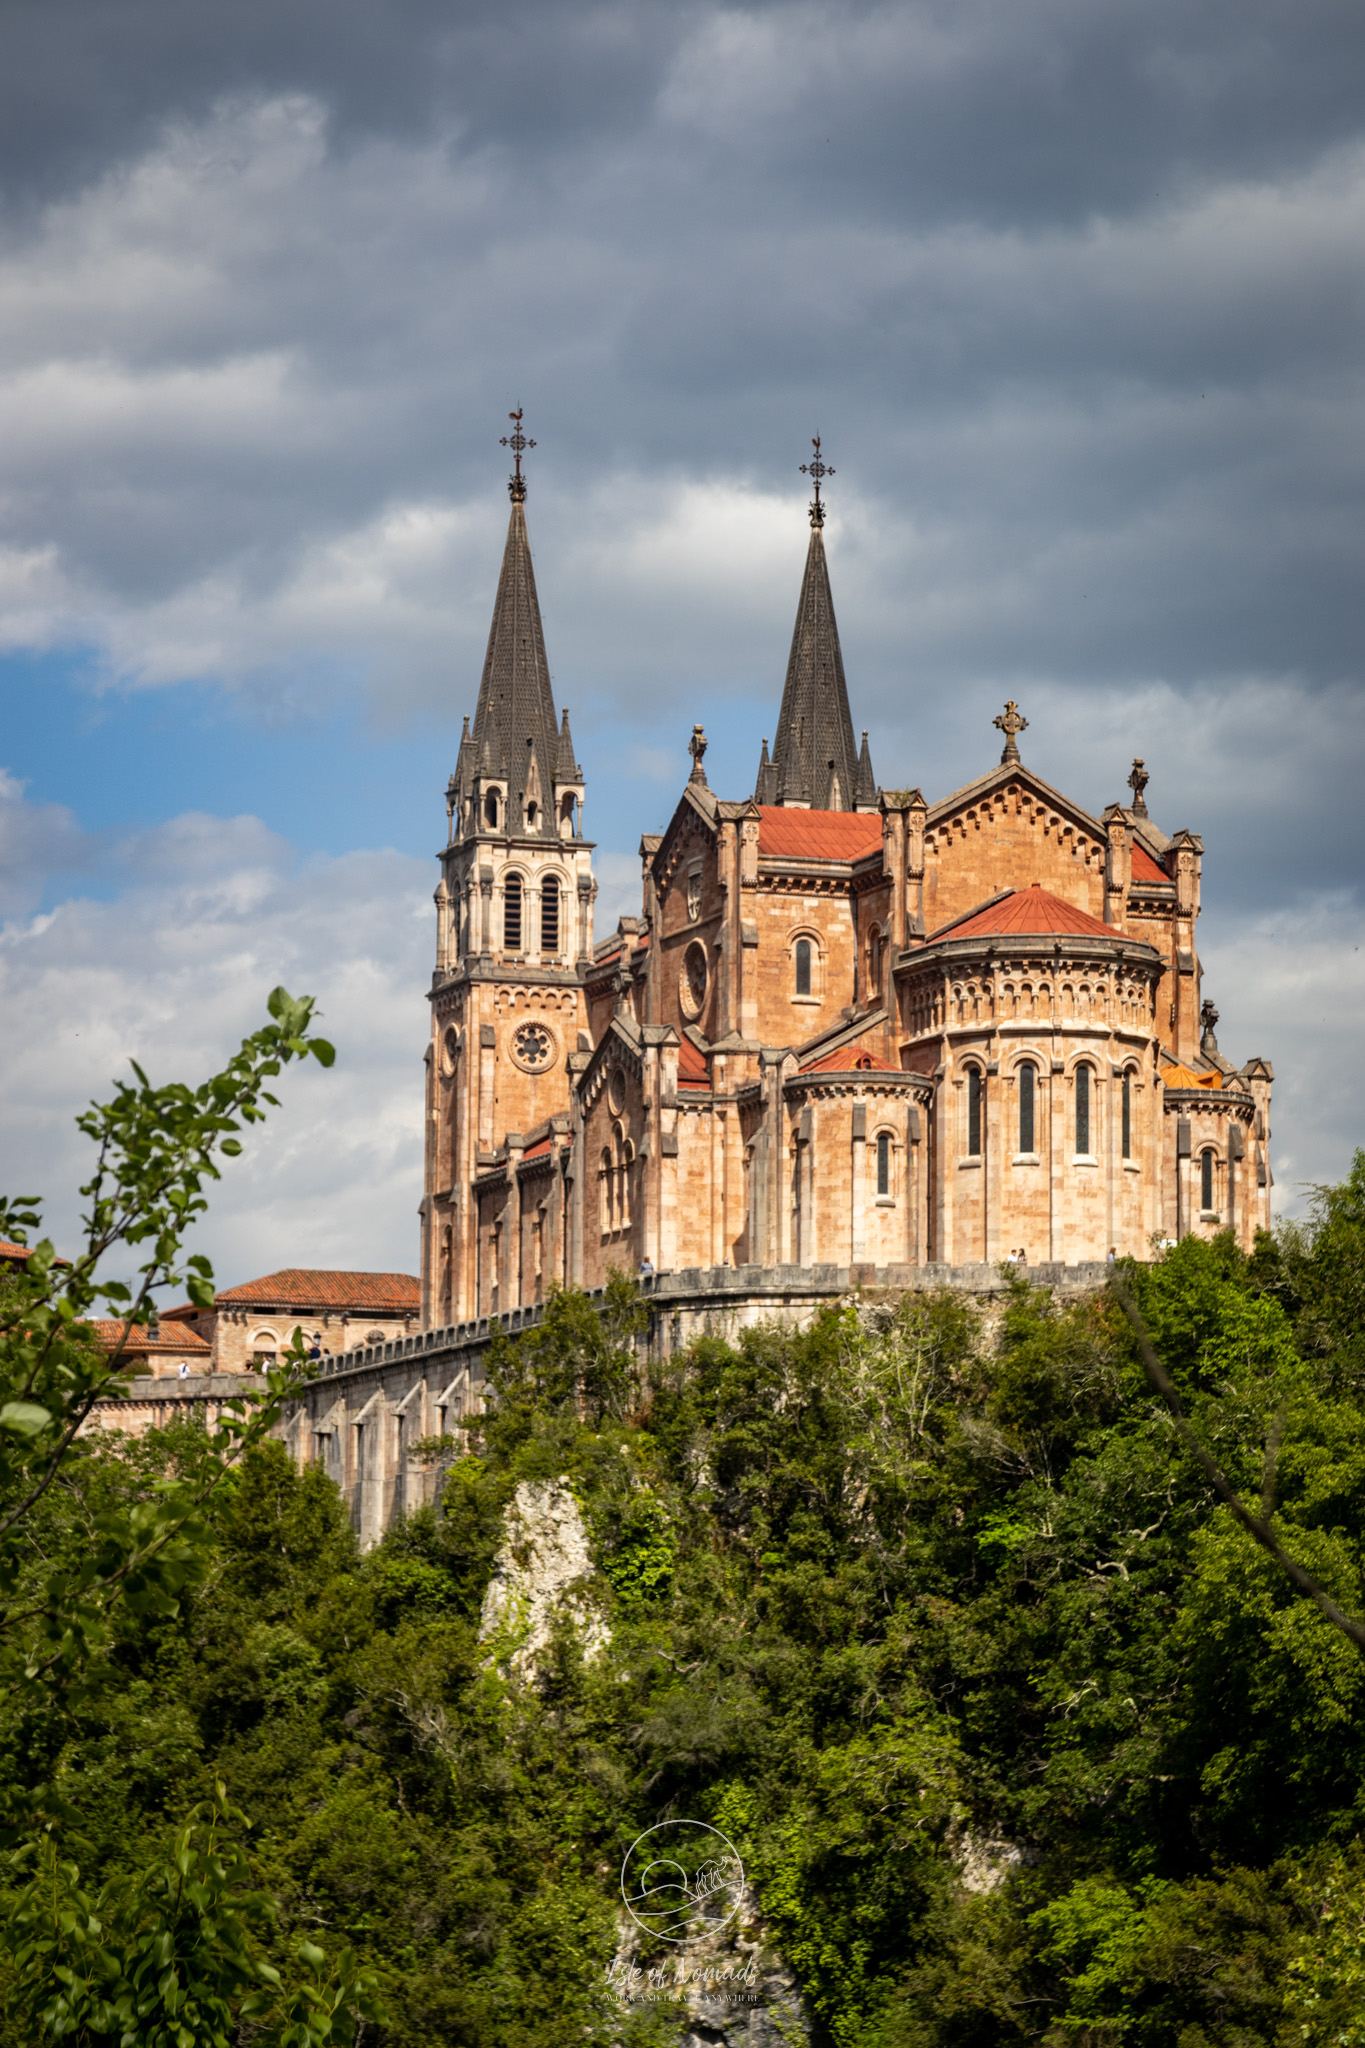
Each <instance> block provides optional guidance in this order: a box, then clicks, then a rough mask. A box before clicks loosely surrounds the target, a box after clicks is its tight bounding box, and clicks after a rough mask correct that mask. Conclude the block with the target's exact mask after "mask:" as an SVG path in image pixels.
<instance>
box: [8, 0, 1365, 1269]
mask: <svg viewBox="0 0 1365 2048" xmlns="http://www.w3.org/2000/svg"><path fill="white" fill-rule="evenodd" d="M0 59H2V60H3V61H0V186H2V188H3V202H2V206H0V690H3V711H4V717H3V726H0V770H3V774H0V918H3V919H4V925H3V932H0V992H2V995H3V1006H4V1007H3V1015H4V1020H5V1029H4V1031H3V1034H0V1162H2V1166H0V1186H5V1187H8V1188H10V1189H11V1190H12V1189H14V1188H16V1187H18V1188H22V1189H23V1191H24V1192H28V1191H29V1190H30V1189H37V1190H41V1191H42V1192H43V1193H44V1194H45V1195H46V1196H47V1197H48V1200H49V1213H50V1217H51V1221H52V1225H53V1227H54V1229H55V1230H56V1233H57V1235H58V1236H59V1237H62V1236H63V1235H64V1234H69V1233H70V1232H71V1231H72V1230H73V1229H74V1225H75V1218H76V1214H77V1206H78V1205H77V1203H76V1200H75V1197H74V1188H75V1186H76V1184H77V1183H78V1181H79V1180H80V1179H81V1178H82V1177H83V1171H82V1170H83V1167H84V1164H85V1162H84V1159H83V1157H82V1149H83V1145H84V1141H82V1140H79V1139H77V1138H76V1137H75V1136H74V1134H73V1132H72V1129H71V1119H72V1117H73V1115H74V1114H75V1113H76V1111H77V1110H78V1109H79V1108H80V1107H81V1106H82V1104H83V1103H84V1101H85V1100H86V1099H87V1098H88V1097H89V1096H90V1095H91V1094H94V1093H99V1092H102V1091H103V1090H104V1089H105V1088H106V1086H107V1083H108V1081H109V1079H110V1077H111V1076H112V1075H113V1074H115V1073H116V1072H118V1071H119V1069H120V1065H121V1063H122V1062H123V1061H124V1060H125V1059H126V1057H127V1056H128V1055H129V1054H133V1053H136V1054H138V1055H140V1056H141V1057H142V1058H143V1059H144V1061H145V1062H146V1063H148V1064H149V1065H150V1066H151V1068H152V1069H153V1071H154V1073H155V1074H156V1076H157V1077H158V1078H168V1079H169V1078H173V1077H185V1078H190V1077H193V1076H196V1075H198V1074H199V1073H200V1072H201V1071H204V1070H207V1067H208V1066H209V1064H210V1063H211V1062H215V1061H217V1060H218V1059H219V1058H220V1057H221V1056H222V1055H223V1054H224V1053H225V1052H226V1051H227V1050H228V1049H229V1048H230V1047H231V1045H232V1044H233V1043H235V1040H236V1038H237V1037H238V1036H240V1034H241V1033H242V1032H243V1031H245V1030H248V1029H250V1028H251V1027H252V1026H253V1025H254V1023H255V1022H256V1021H257V1019H258V1018H259V1016H260V1015H261V1013H262V1011H263V1006H264V998H265V995H266V992H267V991H268V990H269V988H270V987H271V986H272V985H273V984H274V983H275V982H277V981H283V982H285V983H286V984H287V985H288V986H289V987H290V988H292V989H308V990H311V991H314V992H316V993H317V994H318V996H319V998H320V1000H321V1002H322V1005H323V1008H324V1010H325V1012H326V1022H327V1029H328V1030H329V1032H330V1034H331V1035H332V1036H333V1037H334V1039H335V1040H336V1042H337V1045H338V1048H339V1054H340V1057H339V1060H338V1065H337V1068H336V1069H335V1070H334V1072H333V1073H332V1074H331V1075H323V1074H321V1073H320V1072H319V1073H316V1074H310V1075H308V1076H306V1077H300V1078H298V1079H290V1081H289V1082H288V1085H287V1087H286V1089H285V1106H284V1108H283V1110H282V1111H281V1112H280V1114H279V1115H278V1117H277V1118H276V1120H275V1122H274V1124H273V1125H272V1127H271V1129H270V1131H269V1133H268V1135H267V1136H266V1137H265V1139H264V1140H263V1141H257V1142H254V1143H253V1146H252V1149H251V1152H250V1154H249V1156H248V1157H247V1158H246V1159H244V1160H243V1161H242V1162H239V1163H238V1165H237V1166H235V1167H234V1168H233V1169H231V1172H230V1177H229V1179H228V1180H227V1182H226V1183H225V1186H224V1189H223V1191H222V1196H221V1201H220V1203H219V1206H218V1209H217V1212H216V1214H215V1217H214V1219H213V1221H212V1223H211V1225H210V1226H209V1227H208V1229H207V1232H206V1237H207V1249H208V1250H209V1252H210V1254H211V1256H212V1257H213V1258H214V1260H215V1264H216V1266H217V1268H218V1271H219V1273H220V1276H221V1277H222V1278H223V1279H224V1280H225V1281H229V1282H230V1281H235V1280H240V1279H244V1278H248V1277H251V1276H252V1275H254V1274H256V1273H259V1272H262V1271H267V1270H269V1269H270V1268H272V1267H273V1266H276V1265H279V1264H281V1263H286V1262H287V1263H299V1264H319V1265H336V1266H346V1265H355V1266H370V1267H389V1266H392V1267H400V1268H407V1269H412V1267H413V1264H414V1260H415V1256H416V1233H415V1208H416V1203H417V1199H418V1195H419V1191H420V1190H419V1140H420V1114H419V1110H420V1080H421V1054H422V1050H423V1047H424V1044H425V1028H426V1027H425V1005H424V996H423V990H424V986H425V984H426V981H427V979H428V975H429V970H430V963H431V958H432V926H431V909H430V891H431V888H432V887H433V885H434V882H435V867H434V864H433V862H432V859H431V854H432V851H433V849H434V848H435V846H436V845H437V844H438V843H439V842H440V840H441V839H442V838H443V836H444V806H443V795H442V792H443V789H444V784H445V780H446V777H447V775H448V773H449V771H450V769H451V767H452V766H453V763H454V756H455V748H456V743H457V739H458V734H459V728H460V718H461V715H462V714H463V713H464V712H466V711H469V710H472V708H473V703H474V697H475V693H476V689H477V682H478V674H479V668H480V664H481V660H482V653H483V643H484V639H485V636H486V633H487V623H488V617H489V612H490V608H491V602H492V594H493V586H494V581H495V578H496V573H497V565H498V560H499V556H500V552H501V547H502V540H503V533H504V529H505V523H506V503H507V501H506V494H505V488H504V479H505V474H506V464H505V458H504V454H503V451H502V450H501V449H500V448H499V447H498V437H499V435H500V434H501V433H503V432H504V431H505V430H506V415H507V412H508V410H509V408H511V407H512V406H515V405H518V404H521V405H524V406H525V407H526V411H527V426H528V430H529V431H530V432H531V433H532V434H533V435H534V436H535V438H536V440H537V442H538V444H539V445H538V446H537V448H536V451H535V454H534V456H533V457H532V458H531V497H530V502H529V505H528V513H529V517H530V521H531V529H532V536H533V540H534V543H535V548H536V564H537V574H538V577H539V580H540V593H541V602H542V608H543V611H544V615H545V621H546V630H547V635H548V639H549V647H550V659H551V663H552V667H553V670H554V679H555V687H556V692H557V695H558V697H559V698H560V700H561V701H562V702H563V701H566V702H567V703H568V704H569V705H570V707H571V709H572V715H573V721H574V732H575V737H576V739H577V742H578V749H579V753H580V756H581V758H582V760H583V762H584V766H585V769H586V771H587V775H588V791H589V803H588V814H587V816H588V823H589V827H590V829H591V832H592V835H593V836H594V837H595V838H596V839H597V841H598V843H599V846H600V848H601V853H600V860H599V867H600V874H601V879H602V895H601V900H600V904H599V932H600V931H602V930H603V929H605V928H607V927H608V926H609V924H610V923H611V922H613V921H614V919H615V917H616V915H617V914H618V913H619V912H620V911H621V910H630V909H634V908H636V907H637V905H638V880H637V873H638V870H637V863H636V860H635V848H636V845H637V843H638V839H639V834H640V832H641V831H642V830H645V829H650V828H657V827H658V826H660V825H661V824H662V823H663V822H664V821H665V820H666V818H667V816H668V814H669V812H670V810H671V808H672V804H673V801H674V799H675V796H676V793H677V790H678V787H679V785H680V782H681V780H682V778H683V775H684V771H685V769H686V767H687V765H688V763H687V758H686V753H685V747H686V741H687V737H688V734H689V731H690V728H691V725H692V722H693V720H694V719H700V720H702V721H704V722H705V724H706V727H707V730H708V732H709V734H710V736H711V742H712V744H711V751H710V753H709V755H708V757H707V768H708V771H709V772H710V776H711V781H712V784H713V786H714V787H716V788H718V789H720V790H721V791H722V792H723V793H725V794H731V795H735V796H739V795H743V794H745V793H747V792H748V791H749V790H750V789H751V788H752V785H753V772H754V766H755V763H756V759H757V753H758V746H759V741H760V739H761V737H762V736H763V735H764V734H768V735H771V733H772V731H773V728H774V726H775V723H776V706H777V699H778V696H779V693H780V688H781V682H782V675H783V670H784V665H785V659H786V652H787V642H788V638H789V635H790V630H791V617H792V612H793V608H794V604H795V598H796V591H797V585H798V582H799V577H800V571H801V564H802V559H803V555H804V549H805V541H806V531H807V529H806V520H805V509H804V508H805V504H806V497H807V493H806V490H805V487H804V479H803V478H802V477H801V476H800V475H799V473H798V464H799V463H800V462H801V461H802V460H803V459H804V457H805V455H806V453H807V451H808V436H809V435H810V434H812V433H815V432H819V433H820V434H822V435H823V436H824V440H825V450H826V454H827V455H828V457H829V459H830V460H831V461H832V462H833V463H834V465H835V469H836V472H837V474H836V477H835V480H834V482H833V483H832V485H831V487H830V493H829V495H830V501H831V520H830V524H829V527H828V528H827V539H828V542H829V548H830V556H831V564H832V573H833V576H834V586H835V597H836V603H837V606H838V610H839V616H840V624H841V629H842V634H843V640H844V651H845V658H846V664H847V668H848V675H849V683H850V692H851V696H852V699H853V711H854V722H855V725H857V726H863V725H866V726H867V727H868V728H869V729H870V732H871V739H872V747H873V760H874V764H875V766H876V769H877V772H878V775H879V777H880V779H881V780H882V781H883V782H885V783H886V784H888V785H889V786H890V785H903V784H906V783H911V782H916V783H919V784H920V785H921V786H922V787H923V788H924V790H925V792H926V794H928V795H929V796H930V797H931V798H932V797H934V796H935V795H938V794H942V793H944V792H945V791H947V790H949V789H951V788H953V787H955V786H957V785H958V784H960V783H963V782H965V781H967V780H969V779H970V778H971V777H973V776H975V775H976V774H978V773H980V772H981V771H982V770H983V769H984V768H985V767H987V766H988V765H990V764H991V762H992V761H993V760H994V759H995V758H996V756H997V753H998V747H999V737H998V735H997V734H995V733H994V732H993V730H992V727H991V719H992V718H993V716H994V714H995V712H996V711H997V710H998V708H999V706H1000V704H1001V702H1002V701H1003V699H1004V698H1005V697H1007V696H1012V697H1016V698H1018V699H1019V700H1020V702H1021V704H1022V706H1023V709H1024V710H1025V712H1026V713H1027V715H1028V717H1029V720H1030V725H1029V729H1028V732H1027V734H1026V735H1025V739H1024V755H1025V759H1026V760H1028V761H1030V762H1031V763H1032V764H1033V765H1034V766H1035V767H1037V768H1038V769H1039V770H1040V771H1041V772H1042V773H1043V774H1044V775H1046V776H1047V777H1049V779H1051V780H1053V781H1054V782H1057V783H1059V784H1061V785H1062V786H1063V787H1065V788H1067V789H1069V790H1070V791H1072V792H1073V793H1074V794H1075V795H1076V796H1077V797H1078V798H1079V799H1080V800H1081V801H1082V802H1084V803H1086V804H1088V805H1090V806H1091V807H1092V808H1093V809H1096V810H1098V809H1099V808H1101V807H1102V806H1103V805H1104V804H1105V803H1107V802H1109V801H1112V800H1114V799H1115V798H1117V797H1118V796H1120V794H1121V793H1122V792H1123V782H1124V777H1125V775H1126V773H1127V770H1128V765H1129V761H1130V759H1131V757H1132V756H1133V755H1134V754H1137V753H1140V754H1142V755H1143V756H1144V757H1145V758H1146V761H1147V764H1148V767H1149V769H1150V771H1151V777H1152V780H1151V785H1150V788H1149V790H1148V801H1149V803H1150V805H1151V808H1152V811H1153V814H1154V816H1155V817H1156V818H1157V820H1158V822H1160V823H1161V824H1162V825H1163V826H1164V827H1165V828H1166V829H1167V830H1175V829H1177V828H1178V827H1180V826H1186V825H1188V826H1190V827H1192V828H1193V829H1195V830H1198V831H1200V832H1202V834H1203V835H1204V839H1205V845H1206V849H1207V851H1206V858H1205V870H1204V872H1205V905H1206V909H1205V915H1204V919H1203V928H1202V930H1203V936H1202V947H1201V950H1202V952H1203V955H1204V959H1205V963H1206V978H1205V987H1206V991H1207V992H1208V993H1210V994H1212V995H1213V996H1214V998H1215V1000H1216V1001H1217V1002H1218V1003H1219V1005H1220V1008H1221V1010H1222V1024H1221V1027H1220V1041H1221V1043H1222V1046H1223V1049H1224V1050H1225V1051H1226V1052H1228V1053H1230V1054H1231V1055H1232V1057H1234V1058H1235V1059H1237V1060H1239V1061H1240V1060H1241V1059H1243V1058H1245V1057H1247V1056H1248V1055H1250V1054H1252V1053H1259V1054H1263V1055H1265V1056H1267V1057H1269V1058H1270V1059H1272V1060H1273V1061H1274V1063H1275V1067H1276V1070H1277V1074H1278V1077H1279V1078H1278V1081H1277V1115H1276V1131H1275V1139H1276V1142H1275V1146H1274V1152H1273V1163H1274V1167H1275V1172H1276V1177H1277V1181H1278V1183H1279V1196H1280V1198H1281V1201H1282V1202H1283V1203H1284V1204H1285V1205H1286V1206H1291V1205H1293V1204H1294V1203H1295V1201H1296V1200H1300V1199H1301V1195H1300V1190H1301V1187H1302V1185H1303V1184H1304V1183H1306V1182H1310V1181H1314V1180H1321V1179H1326V1178H1331V1177H1334V1176H1337V1175H1339V1174H1341V1173H1342V1172H1343V1171H1344V1170H1345V1168H1346V1167H1347V1165H1348V1164H1349V1160H1350V1155H1351V1151H1352V1148H1353V1147H1354V1146H1355V1144H1357V1143H1358V1142H1365V1079H1363V1078H1362V1065H1361V1061H1360V1059H1359V1053H1360V1031H1359V1026H1358V1022H1357V1020H1358V1017H1359V1014H1360V1006H1361V1000H1362V995H1363V994H1365V968H1362V956H1361V953H1360V946H1361V943H1362V936H1363V935H1365V914H1363V912H1362V903H1361V895H1360V889H1359V885H1358V876H1359V873H1360V867H1361V852H1362V838H1365V830H1363V828H1362V823H1361V806H1360V802H1359V799H1358V796H1357V785H1358V781H1359V775H1360V769H1361V765H1362V753H1363V752H1365V694H1363V693H1362V689H1361V663H1362V647H1365V634H1363V633H1362V626H1365V618H1363V617H1362V613H1363V612H1365V603H1363V601H1362V600H1363V595H1365V577H1363V576H1362V573H1361V562H1360V553H1361V539H1362V533H1365V517H1363V516H1362V514H1363V513H1365V504H1363V503H1362V500H1365V411H1363V410H1362V392H1363V388H1365V373H1363V372H1362V361H1365V348H1363V347H1362V343H1365V297H1363V294H1362V286H1363V285H1365V235H1363V234H1362V223H1363V222H1365V15H1362V12H1361V10H1360V8H1359V6H1358V4H1355V0H1105V4H1103V5H1099V4H1096V0H951V4H950V0H941V4H932V0H901V4H891V5H866V4H858V0H847V4H839V0H825V4H822V5H819V6H815V5H805V4H786V0H777V4H772V5H762V4H757V5H750V6H746V7H738V6H731V7H725V6H717V5H709V4H703V0H698V4H687V0H668V4H650V0H602V4H597V5H589V4H581V0H553V4H551V0H544V4H536V0H497V4H496V5H495V4H493V0H441V4H440V5H437V4H435V0H382V4H381V0H325V4H324V0H197V4H196V5H194V6H188V7H187V6H186V5H184V4H183V0H112V4H111V0H4V4H3V6H2V7H0Z"/></svg>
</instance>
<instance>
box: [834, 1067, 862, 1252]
mask: <svg viewBox="0 0 1365 2048" xmlns="http://www.w3.org/2000/svg"><path fill="white" fill-rule="evenodd" d="M849 1151H850V1154H851V1170H852V1175H853V1184H852V1187H851V1189H850V1197H851V1199H850V1203H849V1248H850V1249H849V1262H850V1264H852V1265H861V1264H862V1263H863V1262H864V1261H865V1260H866V1258H867V1210H866V1205H867V1104H866V1103H865V1102H855V1103H854V1104H853V1117H852V1125H851V1130H850V1138H849ZM832 1249H833V1247H832V1246H831V1250H832Z"/></svg>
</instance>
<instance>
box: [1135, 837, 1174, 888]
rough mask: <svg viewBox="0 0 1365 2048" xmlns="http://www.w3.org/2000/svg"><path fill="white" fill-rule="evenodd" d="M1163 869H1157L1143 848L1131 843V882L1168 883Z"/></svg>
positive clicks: (1167, 877)
mask: <svg viewBox="0 0 1365 2048" xmlns="http://www.w3.org/2000/svg"><path fill="white" fill-rule="evenodd" d="M1170 879H1171V878H1170V876H1169V875H1168V874H1167V872H1166V870H1165V868H1162V867H1158V866H1157V864H1156V862H1155V861H1154V860H1153V859H1152V856H1151V854H1150V853H1148V851H1147V849H1146V847H1145V846H1139V845H1138V844H1137V842H1136V840H1135V841H1134V842H1133V880H1134V881H1135V882H1169V881H1170Z"/></svg>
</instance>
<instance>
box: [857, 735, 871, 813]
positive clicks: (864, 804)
mask: <svg viewBox="0 0 1365 2048" xmlns="http://www.w3.org/2000/svg"><path fill="white" fill-rule="evenodd" d="M854 801H855V803H856V804H857V807H858V809H859V810H862V809H864V808H866V809H867V810H870V811H875V809H876V808H877V778H876V776H875V775H874V774H873V773H872V755H871V752H870V751H869V748H868V744H867V733H866V731H864V733H863V747H862V752H861V753H860V754H859V756H858V782H857V788H856V790H855V792H854Z"/></svg>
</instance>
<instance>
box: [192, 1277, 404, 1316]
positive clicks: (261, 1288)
mask: <svg viewBox="0 0 1365 2048" xmlns="http://www.w3.org/2000/svg"><path fill="white" fill-rule="evenodd" d="M213 1299H214V1302H215V1304H217V1305H218V1306H219V1307H222V1308H237V1307H239V1306H241V1307H255V1308H264V1307H267V1306H272V1305H273V1304H275V1303H276V1302H278V1303H279V1304H280V1305H281V1306H282V1307H284V1308H287V1309H310V1308H363V1309H366V1310H372V1311H374V1312H375V1313H376V1314H383V1313H387V1314H389V1315H405V1314H407V1313H409V1312H410V1311H415V1310H416V1309H418V1308H420V1306H421V1302H422V1283H421V1281H420V1280H415V1279H414V1278H413V1276H412V1274H411V1273H333V1272H329V1271H326V1270H320V1269H319V1268H317V1267H314V1266H284V1267H282V1268H281V1270H280V1271H279V1272H278V1273H267V1274H266V1275H265V1278H264V1279H262V1280H246V1281H244V1282H243V1283H242V1285H241V1286H240V1287H225V1288H224V1289H223V1291H222V1293H221V1294H215V1295H214V1297H213Z"/></svg>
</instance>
